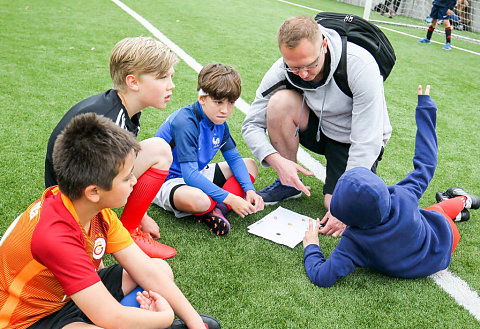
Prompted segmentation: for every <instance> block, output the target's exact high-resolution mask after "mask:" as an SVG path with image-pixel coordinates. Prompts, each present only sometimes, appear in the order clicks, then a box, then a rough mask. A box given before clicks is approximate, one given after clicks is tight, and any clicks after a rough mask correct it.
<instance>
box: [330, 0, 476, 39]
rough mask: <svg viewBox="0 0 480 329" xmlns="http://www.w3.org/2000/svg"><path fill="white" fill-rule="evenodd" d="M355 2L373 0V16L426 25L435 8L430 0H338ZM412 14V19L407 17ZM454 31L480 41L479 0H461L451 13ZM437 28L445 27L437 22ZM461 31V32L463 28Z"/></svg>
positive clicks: (384, 21) (420, 25) (421, 25)
mask: <svg viewBox="0 0 480 329" xmlns="http://www.w3.org/2000/svg"><path fill="white" fill-rule="evenodd" d="M337 1H340V2H344V3H348V4H351V5H355V6H360V7H365V6H366V5H369V4H370V10H371V11H370V19H371V20H373V21H378V22H382V23H388V24H393V25H404V26H412V27H416V28H421V29H426V28H427V27H428V25H429V21H430V20H429V19H428V16H429V14H430V10H431V9H432V1H431V0H368V1H367V0H337ZM405 18H410V20H408V19H405ZM451 23H452V27H453V29H454V33H457V35H460V36H461V37H463V38H469V39H471V41H472V42H477V43H480V1H479V0H458V1H457V5H456V6H455V10H454V14H453V15H452V17H451ZM437 30H443V26H442V25H437ZM460 31H461V32H460Z"/></svg>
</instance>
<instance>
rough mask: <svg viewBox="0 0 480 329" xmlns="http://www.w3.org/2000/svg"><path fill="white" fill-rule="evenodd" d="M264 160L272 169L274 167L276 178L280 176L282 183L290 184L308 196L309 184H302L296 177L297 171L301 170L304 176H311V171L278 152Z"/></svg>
mask: <svg viewBox="0 0 480 329" xmlns="http://www.w3.org/2000/svg"><path fill="white" fill-rule="evenodd" d="M265 160H266V161H267V163H268V164H269V165H270V166H272V168H273V169H275V171H276V172H277V174H278V178H280V182H281V183H282V184H283V185H288V186H292V187H294V188H296V189H297V190H299V191H302V192H303V193H305V194H306V195H308V196H310V186H305V185H303V183H302V181H301V180H300V178H299V177H298V172H301V173H302V174H304V175H305V176H312V175H313V173H312V172H310V171H308V170H307V169H305V168H303V167H302V166H300V165H299V164H298V163H296V162H293V161H291V160H288V159H286V158H284V157H283V156H281V155H280V154H279V153H273V154H270V155H269V156H267V157H266V158H265Z"/></svg>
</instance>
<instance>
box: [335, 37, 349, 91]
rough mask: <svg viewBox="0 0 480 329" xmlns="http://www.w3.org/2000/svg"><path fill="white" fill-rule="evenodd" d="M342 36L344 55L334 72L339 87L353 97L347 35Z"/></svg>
mask: <svg viewBox="0 0 480 329" xmlns="http://www.w3.org/2000/svg"><path fill="white" fill-rule="evenodd" d="M341 38H342V55H341V57H340V62H339V63H338V66H337V69H336V70H335V72H334V73H333V78H334V79H335V83H336V84H337V86H338V88H340V90H341V91H342V92H343V93H344V94H345V95H347V96H348V97H350V98H352V97H353V93H352V91H351V90H350V87H349V86H348V76H347V37H346V36H341Z"/></svg>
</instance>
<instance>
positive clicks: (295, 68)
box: [283, 54, 321, 74]
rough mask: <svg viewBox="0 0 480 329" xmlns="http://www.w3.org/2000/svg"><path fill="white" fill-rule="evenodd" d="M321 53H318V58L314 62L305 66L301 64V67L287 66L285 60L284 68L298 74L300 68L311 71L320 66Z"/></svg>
mask: <svg viewBox="0 0 480 329" xmlns="http://www.w3.org/2000/svg"><path fill="white" fill-rule="evenodd" d="M320 56H321V54H320V55H318V57H317V59H316V60H315V61H314V62H313V63H312V64H309V65H305V66H300V67H288V66H287V63H285V61H284V62H283V69H284V70H285V71H287V72H291V73H293V74H298V73H299V72H300V70H304V71H307V72H308V71H310V70H313V69H314V68H316V67H317V66H318V64H319V63H320Z"/></svg>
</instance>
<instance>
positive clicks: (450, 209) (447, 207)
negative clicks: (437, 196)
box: [435, 196, 467, 219]
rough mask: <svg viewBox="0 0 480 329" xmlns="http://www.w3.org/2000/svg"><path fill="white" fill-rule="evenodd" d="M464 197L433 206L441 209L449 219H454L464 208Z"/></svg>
mask: <svg viewBox="0 0 480 329" xmlns="http://www.w3.org/2000/svg"><path fill="white" fill-rule="evenodd" d="M466 200H467V198H466V197H464V196H461V197H455V198H451V199H448V200H444V201H442V202H440V203H437V204H436V205H435V206H438V207H440V208H442V210H443V211H444V212H445V214H447V216H448V217H450V218H451V219H455V217H457V216H458V214H459V213H460V212H461V211H462V210H463V208H465V201H466Z"/></svg>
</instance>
